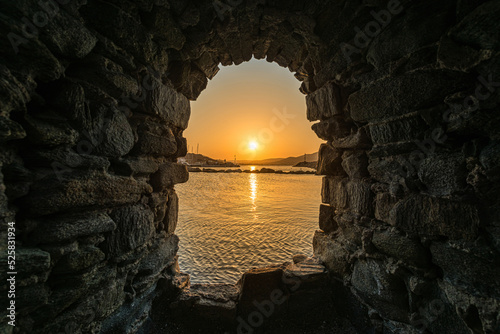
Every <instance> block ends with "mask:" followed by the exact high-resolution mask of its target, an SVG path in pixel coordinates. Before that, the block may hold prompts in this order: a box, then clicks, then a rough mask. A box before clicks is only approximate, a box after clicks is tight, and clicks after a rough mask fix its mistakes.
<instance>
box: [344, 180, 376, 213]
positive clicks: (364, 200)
mask: <svg viewBox="0 0 500 334" xmlns="http://www.w3.org/2000/svg"><path fill="white" fill-rule="evenodd" d="M346 189H347V195H348V197H349V203H348V208H349V210H350V211H352V212H355V213H359V214H361V215H363V216H372V214H373V193H372V191H371V184H370V183H368V182H360V181H350V182H348V183H347V187H346Z"/></svg>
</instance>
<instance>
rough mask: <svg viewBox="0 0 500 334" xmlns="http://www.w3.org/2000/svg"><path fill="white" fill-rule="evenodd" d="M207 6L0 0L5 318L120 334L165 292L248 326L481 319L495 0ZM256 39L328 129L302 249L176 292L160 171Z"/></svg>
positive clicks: (494, 321) (490, 183)
mask: <svg viewBox="0 0 500 334" xmlns="http://www.w3.org/2000/svg"><path fill="white" fill-rule="evenodd" d="M221 3H222V4H224V5H225V6H223V7H220V6H214V4H215V3H211V2H204V1H176V0H170V1H167V0H158V1H148V0H144V1H115V0H109V1H103V0H88V1H86V2H83V1H74V2H68V1H62V0H61V1H57V2H51V5H50V6H49V7H47V6H45V5H40V4H39V3H37V2H35V1H32V0H22V1H16V2H9V3H2V5H3V6H4V9H2V14H1V16H0V17H1V21H0V22H1V23H0V30H1V31H2V35H3V36H7V38H2V39H1V40H0V46H1V49H2V53H1V55H0V59H1V62H0V72H1V74H2V76H1V80H0V110H1V111H0V131H1V132H0V147H1V151H0V162H1V174H0V180H1V183H0V198H1V202H0V215H1V217H2V220H3V222H4V224H3V225H2V226H3V227H2V230H1V231H2V235H3V238H4V240H7V238H8V232H9V229H8V228H9V225H8V224H7V223H8V222H14V221H15V227H16V232H15V235H16V241H17V247H16V263H17V267H16V269H17V272H18V274H17V276H16V284H17V286H16V288H17V289H16V304H15V305H16V312H17V317H15V321H16V329H20V332H21V333H22V332H29V333H49V332H50V333H52V332H56V333H58V332H64V331H69V332H75V333H76V332H78V331H80V332H84V333H87V332H102V333H118V332H119V333H133V332H137V331H138V330H139V328H146V327H144V326H153V325H154V326H160V327H162V326H163V327H164V326H168V324H169V322H168V320H167V319H168V317H169V315H170V314H171V313H175V310H183V313H184V315H186V314H187V315H188V319H189V318H191V319H190V320H191V321H192V322H193V323H195V322H196V321H198V320H199V319H209V320H208V322H207V321H206V320H203V321H204V323H205V324H206V323H212V322H213V323H216V322H217V321H220V322H221V323H222V324H221V325H222V326H229V327H231V326H233V327H231V328H232V329H234V327H235V326H236V325H237V324H235V323H236V321H237V319H239V318H238V317H240V319H243V320H244V321H246V324H247V326H250V327H251V329H254V330H263V328H265V325H264V327H262V326H261V325H263V324H259V325H258V326H257V325H255V326H254V325H252V323H255V324H257V323H260V320H259V319H258V318H259V315H260V317H261V318H262V319H263V320H262V322H263V323H264V318H266V319H267V320H266V321H271V322H272V321H273V320H272V319H277V320H276V321H278V322H279V321H280V320H283V319H289V318H296V319H301V318H300V316H297V314H298V315H305V314H306V312H304V311H305V310H313V309H314V307H319V308H323V309H328V310H330V309H331V310H334V311H335V312H337V313H338V314H339V315H341V317H340V318H339V319H340V320H339V321H345V322H347V323H349V324H350V326H352V327H355V331H357V332H359V333H365V332H366V333H373V332H377V333H379V332H380V333H382V332H383V333H406V332H408V333H414V332H415V331H416V329H417V328H418V329H422V328H423V329H425V330H427V331H428V332H431V333H451V332H453V333H470V332H475V333H481V332H484V333H495V332H497V331H498V328H499V326H500V318H499V316H498V314H500V312H499V307H498V299H499V296H500V287H499V282H498V277H499V276H500V275H499V274H500V273H499V272H498V271H499V268H500V266H499V263H498V262H499V257H498V252H499V250H500V242H499V240H500V233H499V231H500V223H499V221H498V208H499V203H498V196H497V194H498V171H499V170H498V166H499V164H498V161H499V158H498V156H499V147H500V146H499V143H498V128H499V127H498V125H499V119H500V118H499V117H498V102H499V99H500V98H499V93H498V84H497V83H496V80H498V79H497V76H498V73H499V71H498V64H499V61H498V60H499V54H498V52H499V45H500V44H499V39H498V38H499V37H498V34H497V33H496V32H497V31H498V25H499V22H498V13H499V10H500V6H499V2H498V1H496V0H490V1H477V2H471V1H454V0H446V1H439V2H435V1H421V2H418V3H415V2H412V1H403V0H402V1H399V2H398V1H395V0H391V1H388V2H385V1H351V2H345V1H337V0H331V1H324V2H317V1H300V0H297V1H281V0H276V1H271V0H266V1H253V0H251V1H246V2H239V1H232V2H229V1H227V2H225V1H221V2H216V4H218V5H220V4H221ZM429 13H431V14H429ZM429 27H432V28H431V29H430V28H429ZM252 55H253V56H255V57H256V58H264V57H265V58H266V59H267V60H268V61H273V62H276V63H277V64H278V65H280V66H284V67H288V68H289V69H290V70H291V71H292V72H294V73H295V76H296V77H297V78H298V79H299V80H301V81H302V82H303V84H302V87H301V91H302V92H303V93H304V94H306V102H307V108H308V110H307V116H308V119H309V120H311V121H319V122H318V123H317V124H315V125H314V128H313V129H314V131H315V132H316V133H317V135H318V136H319V137H320V138H322V139H324V140H325V141H326V142H327V143H326V144H323V145H322V146H321V147H320V158H319V162H318V174H320V175H324V179H323V187H322V191H321V194H322V202H323V204H321V207H320V216H319V228H320V230H318V231H317V232H316V234H315V237H314V252H315V255H316V258H315V259H293V264H292V263H289V264H287V265H284V266H281V267H280V266H275V267H270V268H261V269H256V270H255V271H251V272H249V273H246V274H245V276H244V277H243V279H242V283H241V284H240V286H233V287H226V288H225V289H223V290H217V288H218V287H214V286H208V287H205V290H203V289H202V290H196V289H189V278H188V277H187V276H186V275H183V274H182V273H180V271H179V269H178V266H177V260H176V253H177V250H178V245H177V244H178V238H177V236H176V235H175V227H176V223H177V216H178V212H177V210H178V197H177V194H176V192H175V189H174V185H175V184H178V183H182V182H185V181H186V180H187V179H188V173H187V171H186V169H185V167H183V166H180V165H178V164H176V159H177V157H180V156H183V155H185V154H186V150H187V147H186V140H185V138H183V131H184V130H185V128H186V126H187V122H188V120H189V116H190V106H189V100H195V99H196V98H197V96H198V95H199V94H200V92H201V91H202V90H203V89H204V88H205V87H206V84H207V79H208V78H211V77H213V76H214V75H215V74H216V73H217V71H218V66H219V64H222V65H229V64H233V63H234V64H240V63H242V62H243V61H246V60H249V59H250V58H251V57H252ZM308 268H309V269H310V270H312V271H310V272H309V271H308V270H309V269H308ZM2 272H3V271H2ZM4 282H5V280H4ZM297 282H298V283H300V284H298V287H297V288H296V289H294V287H296V286H297ZM257 287H260V288H257ZM7 288H9V287H7ZM279 291H281V293H282V295H280V296H278V294H279V293H278V292H279ZM318 295H321V296H327V298H326V299H322V300H321V301H320V300H319V299H317V296H318ZM190 296H194V299H189V298H190ZM206 296H208V297H206ZM214 296H218V297H220V299H217V297H214ZM177 297H178V298H177ZM281 297H283V298H284V301H283V303H280V301H281V300H282V299H281ZM9 298H10V297H9ZM176 298H177V299H176ZM182 298H186V299H182ZM204 298H206V299H204ZM214 298H215V301H214ZM193 300H194V302H193ZM207 300H208V301H207ZM186 301H187V302H186ZM196 301H198V302H196ZM200 301H202V302H205V301H207V303H205V304H203V303H202V302H200ZM253 301H256V302H257V303H260V304H259V305H262V303H264V302H272V303H273V305H274V306H273V307H274V308H273V312H270V313H271V314H270V316H269V317H267V316H265V314H266V312H268V310H269V308H268V309H267V311H266V310H264V311H262V309H258V308H257V309H256V307H257V306H256V305H255V303H253ZM184 302H186V303H184ZM186 305H187V306H186ZM206 305H210V307H207V308H205V306H206ZM266 305H270V304H266ZM276 305H284V306H283V307H281V308H280V307H277V306H276ZM306 305H307V307H306ZM311 305H312V307H309V306H311ZM171 310H172V312H170V311H171ZM459 310H466V312H460V311H459ZM9 312H10V311H8V310H7V315H9ZM255 312H257V313H255ZM214 314H216V315H218V316H217V317H216V316H214ZM221 314H223V316H221ZM249 316H251V317H253V318H249ZM268 318H269V319H268ZM309 319H311V318H309ZM9 321H13V320H11V318H9V317H3V320H1V322H0V328H2V330H3V329H10V328H12V327H9V326H11V325H9V324H8V322H9ZM319 321H320V320H318V319H315V320H314V321H312V320H310V322H312V324H311V326H313V325H317V324H318V323H319ZM303 323H305V324H306V325H308V324H307V321H306V322H303ZM266 324H267V322H266ZM270 326H272V325H270ZM332 326H333V325H332ZM143 330H144V329H143ZM326 330H328V329H326ZM353 330H354V329H353ZM275 332H276V331H275Z"/></svg>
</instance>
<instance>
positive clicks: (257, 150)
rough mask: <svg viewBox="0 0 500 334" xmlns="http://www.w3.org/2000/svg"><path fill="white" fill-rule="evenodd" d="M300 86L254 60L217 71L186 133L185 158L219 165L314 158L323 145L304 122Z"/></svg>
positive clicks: (287, 73) (285, 74) (274, 67)
mask: <svg viewBox="0 0 500 334" xmlns="http://www.w3.org/2000/svg"><path fill="white" fill-rule="evenodd" d="M299 87H300V82H299V81H298V80H297V79H295V77H294V76H293V74H292V73H291V72H290V71H289V70H288V69H286V68H282V67H280V66H278V65H277V64H276V63H268V62H267V61H266V60H256V59H252V60H250V61H249V62H246V63H243V64H241V65H238V66H234V65H233V66H225V67H224V66H221V70H220V71H219V73H218V74H217V75H216V76H215V77H214V79H213V80H211V81H209V82H208V86H207V88H206V89H205V90H204V91H203V92H202V93H201V95H200V97H199V98H198V100H197V101H194V102H191V118H190V120H189V126H188V128H187V129H186V131H185V132H184V136H185V137H186V138H187V141H188V147H189V152H192V151H193V150H192V149H191V148H194V153H196V146H197V144H198V143H199V145H200V149H199V153H200V154H203V155H206V156H209V157H212V158H217V159H227V160H233V159H234V156H235V155H236V157H237V159H238V160H248V159H259V160H260V159H267V158H280V157H289V156H299V155H302V154H304V153H313V152H316V151H317V150H318V148H319V145H320V144H321V142H322V140H321V139H319V138H318V137H317V136H316V134H315V133H314V132H313V131H312V130H311V125H312V124H313V123H311V122H309V121H308V120H307V118H306V102H305V96H304V95H303V94H302V93H301V92H300V91H299Z"/></svg>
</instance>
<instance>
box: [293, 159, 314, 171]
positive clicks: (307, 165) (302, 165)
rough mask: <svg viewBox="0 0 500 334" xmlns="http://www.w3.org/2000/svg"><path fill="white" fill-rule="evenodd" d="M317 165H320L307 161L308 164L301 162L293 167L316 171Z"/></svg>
mask: <svg viewBox="0 0 500 334" xmlns="http://www.w3.org/2000/svg"><path fill="white" fill-rule="evenodd" d="M317 164H318V162H317V161H307V162H305V161H301V162H299V163H298V164H296V165H294V166H293V167H307V168H313V169H316V168H317Z"/></svg>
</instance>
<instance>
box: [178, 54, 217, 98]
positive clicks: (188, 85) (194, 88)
mask: <svg viewBox="0 0 500 334" xmlns="http://www.w3.org/2000/svg"><path fill="white" fill-rule="evenodd" d="M169 71H170V80H172V83H173V84H174V86H175V88H176V89H177V90H178V91H179V92H181V93H182V94H183V95H184V96H185V97H187V98H188V99H189V100H191V101H195V100H196V99H197V98H198V96H199V95H200V94H201V92H202V91H203V90H204V89H205V88H206V87H207V83H208V81H207V77H206V76H205V74H204V73H203V72H201V71H200V70H199V69H198V67H197V66H195V65H194V64H191V63H186V62H174V63H172V64H170V67H169Z"/></svg>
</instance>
